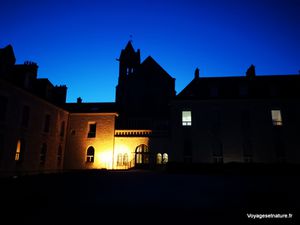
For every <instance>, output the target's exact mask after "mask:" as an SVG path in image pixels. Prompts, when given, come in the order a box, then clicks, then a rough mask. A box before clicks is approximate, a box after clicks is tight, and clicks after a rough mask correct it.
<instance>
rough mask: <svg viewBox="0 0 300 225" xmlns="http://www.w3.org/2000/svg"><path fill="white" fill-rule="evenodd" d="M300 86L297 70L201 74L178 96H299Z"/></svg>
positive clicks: (226, 97) (206, 97) (217, 97)
mask: <svg viewBox="0 0 300 225" xmlns="http://www.w3.org/2000/svg"><path fill="white" fill-rule="evenodd" d="M299 88H300V76H299V75H296V74H294V75H264V76H255V77H252V78H250V79H249V77H245V76H238V77H200V78H194V79H193V80H192V81H191V82H190V83H189V84H188V85H187V86H186V87H185V88H184V89H183V90H182V91H181V92H180V93H179V94H178V95H177V96H176V99H230V98H272V97H276V98H278V97H282V98H284V97H295V98H299V97H300V93H298V91H297V90H298V89H299ZM242 89H243V90H242ZM242 92H244V93H242Z"/></svg>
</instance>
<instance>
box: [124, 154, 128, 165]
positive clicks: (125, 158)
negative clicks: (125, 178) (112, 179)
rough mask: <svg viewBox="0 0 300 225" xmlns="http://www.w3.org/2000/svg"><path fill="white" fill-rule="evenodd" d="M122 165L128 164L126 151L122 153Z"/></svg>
mask: <svg viewBox="0 0 300 225" xmlns="http://www.w3.org/2000/svg"><path fill="white" fill-rule="evenodd" d="M123 165H124V166H127V165H128V154H127V153H125V154H124V155H123Z"/></svg>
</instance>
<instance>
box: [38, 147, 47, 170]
mask: <svg viewBox="0 0 300 225" xmlns="http://www.w3.org/2000/svg"><path fill="white" fill-rule="evenodd" d="M46 154H47V144H46V143H44V144H42V146H41V151H40V165H45V163H46Z"/></svg>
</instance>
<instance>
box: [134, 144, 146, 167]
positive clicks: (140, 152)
mask: <svg viewBox="0 0 300 225" xmlns="http://www.w3.org/2000/svg"><path fill="white" fill-rule="evenodd" d="M135 163H136V164H148V163H149V149H148V146H147V145H144V144H142V145H139V146H137V147H136V149H135Z"/></svg>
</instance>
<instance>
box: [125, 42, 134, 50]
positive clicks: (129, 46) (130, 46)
mask: <svg viewBox="0 0 300 225" xmlns="http://www.w3.org/2000/svg"><path fill="white" fill-rule="evenodd" d="M131 42H132V41H128V43H127V45H126V47H125V51H132V52H134V48H133V46H132V43H131Z"/></svg>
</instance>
